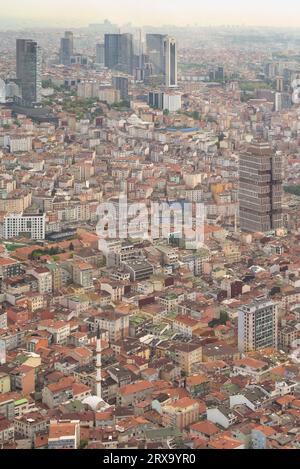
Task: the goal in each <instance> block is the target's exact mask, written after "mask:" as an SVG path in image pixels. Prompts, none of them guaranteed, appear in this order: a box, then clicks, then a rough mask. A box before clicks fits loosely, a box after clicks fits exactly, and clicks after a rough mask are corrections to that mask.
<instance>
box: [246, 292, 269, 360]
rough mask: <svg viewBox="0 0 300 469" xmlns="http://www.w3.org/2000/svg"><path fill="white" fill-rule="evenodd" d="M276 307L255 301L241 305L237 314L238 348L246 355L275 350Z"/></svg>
mask: <svg viewBox="0 0 300 469" xmlns="http://www.w3.org/2000/svg"><path fill="white" fill-rule="evenodd" d="M277 314H278V313H277V305H276V303H273V302H272V301H268V300H266V299H260V298H258V299H256V300H254V301H253V302H252V303H250V304H248V305H243V306H242V307H241V308H240V310H239V312H238V348H239V351H240V352H241V353H247V352H251V351H255V350H260V349H264V348H269V347H274V348H277V334H278V317H277Z"/></svg>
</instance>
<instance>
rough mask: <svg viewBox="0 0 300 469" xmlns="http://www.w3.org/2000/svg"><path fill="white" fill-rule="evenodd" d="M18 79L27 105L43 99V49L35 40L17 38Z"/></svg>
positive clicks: (23, 100) (23, 99)
mask: <svg viewBox="0 0 300 469" xmlns="http://www.w3.org/2000/svg"><path fill="white" fill-rule="evenodd" d="M16 73H17V79H18V80H19V83H20V88H21V97H22V102H23V104H24V105H26V106H31V105H32V104H34V103H39V102H40V101H41V89H42V82H41V74H42V51H41V48H40V47H39V46H38V44H37V43H36V42H35V41H32V40H30V39H17V70H16Z"/></svg>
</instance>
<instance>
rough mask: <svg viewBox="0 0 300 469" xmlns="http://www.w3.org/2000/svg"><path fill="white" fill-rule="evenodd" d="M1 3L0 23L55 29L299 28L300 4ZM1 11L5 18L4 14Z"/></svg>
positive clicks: (193, 0)
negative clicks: (92, 26)
mask: <svg viewBox="0 0 300 469" xmlns="http://www.w3.org/2000/svg"><path fill="white" fill-rule="evenodd" d="M1 3H3V5H2V16H1V19H0V27H7V26H8V27H27V26H28V24H32V25H36V24H40V25H41V27H42V26H48V27H50V28H53V27H54V28H55V27H64V26H66V27H67V26H69V27H78V28H84V27H87V26H88V24H90V23H98V22H99V23H101V22H103V21H104V19H105V18H108V19H109V20H110V21H111V22H112V23H114V24H118V25H122V24H124V23H129V22H130V23H131V24H132V25H134V26H136V27H144V26H149V25H151V26H153V27H164V26H177V27H185V26H192V27H194V26H198V27H209V26H211V27H220V26H228V27H244V28H248V27H250V28H252V27H265V28H275V29H276V28H279V29H295V28H299V29H300V2H299V3H298V1H296V0H290V1H289V3H288V5H286V6H285V8H283V7H282V1H280V2H279V1H278V0H277V1H276V0H275V1H272V0H264V1H263V2H261V1H260V0H252V1H251V2H248V3H245V4H241V2H240V0H214V1H213V2H210V3H209V2H207V1H201V0H185V2H184V3H183V2H182V1H181V0H151V1H148V0H111V2H110V3H109V4H108V3H107V2H104V1H101V0H76V1H75V2H74V1H73V0H51V1H50V0H44V1H43V2H42V3H41V2H40V1H39V0H26V2H24V1H21V0H10V2H6V3H5V4H4V0H0V5H1ZM3 15H4V16H3Z"/></svg>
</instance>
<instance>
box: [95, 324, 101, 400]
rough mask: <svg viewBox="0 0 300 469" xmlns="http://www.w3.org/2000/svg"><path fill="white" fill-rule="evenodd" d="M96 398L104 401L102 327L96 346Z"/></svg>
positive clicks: (98, 333) (98, 332)
mask: <svg viewBox="0 0 300 469" xmlns="http://www.w3.org/2000/svg"><path fill="white" fill-rule="evenodd" d="M96 396H97V397H99V399H102V390H101V335H100V327H99V326H98V331H97V346H96Z"/></svg>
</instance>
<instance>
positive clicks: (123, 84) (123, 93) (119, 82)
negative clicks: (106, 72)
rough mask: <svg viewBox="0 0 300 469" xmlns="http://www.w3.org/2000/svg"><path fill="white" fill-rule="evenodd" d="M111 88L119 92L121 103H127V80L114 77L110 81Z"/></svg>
mask: <svg viewBox="0 0 300 469" xmlns="http://www.w3.org/2000/svg"><path fill="white" fill-rule="evenodd" d="M112 84H113V87H114V88H115V89H116V90H118V91H120V98H121V100H122V101H128V99H129V96H128V78H126V77H120V76H116V77H113V79H112Z"/></svg>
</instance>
